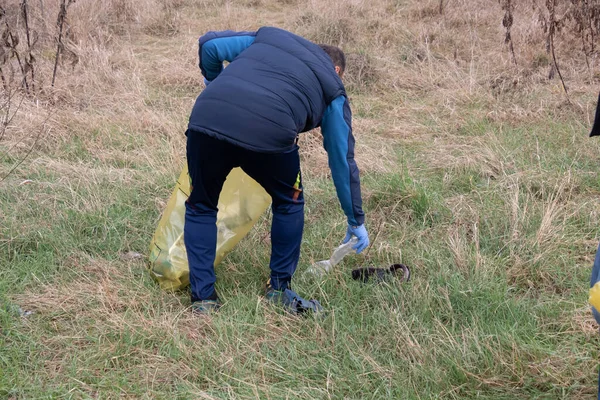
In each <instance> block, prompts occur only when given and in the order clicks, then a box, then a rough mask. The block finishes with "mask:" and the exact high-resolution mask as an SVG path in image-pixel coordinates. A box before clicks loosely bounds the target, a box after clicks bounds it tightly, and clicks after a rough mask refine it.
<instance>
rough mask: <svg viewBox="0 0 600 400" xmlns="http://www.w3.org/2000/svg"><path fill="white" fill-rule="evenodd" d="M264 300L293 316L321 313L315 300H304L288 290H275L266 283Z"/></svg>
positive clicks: (319, 306) (321, 309) (320, 308)
mask: <svg viewBox="0 0 600 400" xmlns="http://www.w3.org/2000/svg"><path fill="white" fill-rule="evenodd" d="M265 298H266V299H267V301H268V302H269V303H271V304H275V305H277V306H280V307H283V309H284V310H286V311H287V312H289V313H291V314H294V315H302V314H308V313H309V312H312V313H314V314H320V313H322V312H323V307H322V306H321V303H319V302H318V301H317V300H305V299H303V298H302V297H300V296H298V294H297V293H296V292H294V291H293V290H290V289H285V290H275V289H273V287H272V286H271V285H270V284H269V283H267V289H266V292H265Z"/></svg>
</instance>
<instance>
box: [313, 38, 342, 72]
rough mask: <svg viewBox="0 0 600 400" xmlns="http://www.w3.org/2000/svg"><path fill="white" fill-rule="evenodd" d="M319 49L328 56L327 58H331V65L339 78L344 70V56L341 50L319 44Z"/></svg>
mask: <svg viewBox="0 0 600 400" xmlns="http://www.w3.org/2000/svg"><path fill="white" fill-rule="evenodd" d="M319 47H321V48H322V49H323V50H324V51H325V53H327V54H329V57H331V61H333V65H334V66H335V72H337V74H338V75H339V76H340V78H341V77H342V75H344V71H345V70H346V55H345V54H344V52H343V51H342V49H340V48H339V47H336V46H330V45H328V44H320V45H319Z"/></svg>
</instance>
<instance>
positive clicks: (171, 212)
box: [149, 165, 271, 290]
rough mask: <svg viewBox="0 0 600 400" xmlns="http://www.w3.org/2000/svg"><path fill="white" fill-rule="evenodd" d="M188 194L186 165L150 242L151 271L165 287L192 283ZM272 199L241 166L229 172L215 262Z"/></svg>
mask: <svg viewBox="0 0 600 400" xmlns="http://www.w3.org/2000/svg"><path fill="white" fill-rule="evenodd" d="M189 194H190V179H189V174H188V169H187V165H186V166H185V167H184V168H183V170H182V171H181V174H180V175H179V179H178V180H177V184H176V185H175V190H173V194H171V197H170V198H169V202H168V203H167V207H166V208H165V211H164V212H163V214H162V217H161V219H160V221H159V222H158V226H157V227H156V232H155V233H154V237H153V238H152V241H151V242H150V256H149V270H150V274H151V275H152V276H153V277H154V278H155V279H156V280H157V281H158V283H159V285H160V287H161V288H163V289H169V290H176V289H182V288H184V287H186V286H187V285H189V283H190V280H189V266H188V260H187V253H186V251H185V245H184V242H183V226H184V224H185V201H186V200H187V198H188V196H189ZM270 203H271V197H270V196H269V195H268V194H267V192H265V190H264V189H263V188H262V186H260V185H259V184H258V183H256V181H255V180H254V179H252V178H250V177H249V176H248V175H246V174H245V173H244V172H243V171H242V170H241V169H240V168H234V169H233V170H232V171H231V172H230V173H229V175H228V176H227V180H226V181H225V184H224V185H223V189H222V190H221V195H220V196H219V204H218V207H219V212H218V214H217V232H218V233H217V255H216V258H215V265H217V264H219V263H220V262H221V260H222V259H223V257H224V256H225V255H226V254H227V253H228V252H229V251H231V250H232V249H233V248H234V247H235V245H236V244H237V243H238V242H239V241H240V240H241V239H242V238H243V237H245V236H246V235H247V234H248V232H249V231H250V229H251V228H252V227H253V226H254V224H255V223H256V221H258V219H259V218H260V216H261V215H262V214H263V213H264V212H265V210H266V209H267V207H269V204H270Z"/></svg>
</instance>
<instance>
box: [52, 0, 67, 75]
mask: <svg viewBox="0 0 600 400" xmlns="http://www.w3.org/2000/svg"><path fill="white" fill-rule="evenodd" d="M66 16H67V4H66V0H62V1H61V3H60V11H59V12H58V18H57V19H56V25H58V39H57V45H56V56H55V58H54V71H53V72H52V84H51V86H52V87H54V82H55V80H56V71H57V69H58V58H59V57H60V51H61V50H62V48H63V43H62V36H63V25H64V23H65V17H66Z"/></svg>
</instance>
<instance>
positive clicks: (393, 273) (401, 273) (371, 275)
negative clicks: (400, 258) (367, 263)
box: [352, 264, 410, 283]
mask: <svg viewBox="0 0 600 400" xmlns="http://www.w3.org/2000/svg"><path fill="white" fill-rule="evenodd" d="M391 278H399V280H400V282H408V281H409V280H410V268H408V266H406V265H404V264H394V265H391V266H389V267H388V268H374V267H364V268H357V269H355V270H353V271H352V279H354V280H355V281H361V282H363V283H366V282H369V281H371V282H375V283H378V282H384V281H387V280H390V279H391Z"/></svg>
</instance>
